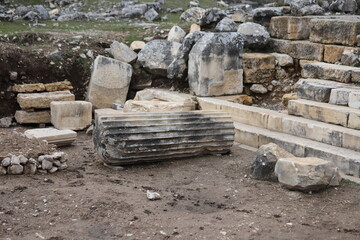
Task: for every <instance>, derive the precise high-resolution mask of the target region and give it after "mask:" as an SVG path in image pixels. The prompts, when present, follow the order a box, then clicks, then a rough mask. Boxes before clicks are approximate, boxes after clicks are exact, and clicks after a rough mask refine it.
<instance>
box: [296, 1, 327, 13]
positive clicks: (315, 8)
mask: <svg viewBox="0 0 360 240" xmlns="http://www.w3.org/2000/svg"><path fill="white" fill-rule="evenodd" d="M324 13H325V10H324V9H323V8H322V7H320V6H319V5H317V4H313V5H310V6H305V7H303V8H301V9H300V10H299V13H298V15H300V16H309V15H323V14H324Z"/></svg>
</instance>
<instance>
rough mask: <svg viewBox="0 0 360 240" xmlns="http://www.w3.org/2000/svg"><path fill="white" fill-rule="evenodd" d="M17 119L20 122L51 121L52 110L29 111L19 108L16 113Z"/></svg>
mask: <svg viewBox="0 0 360 240" xmlns="http://www.w3.org/2000/svg"><path fill="white" fill-rule="evenodd" d="M15 119H16V122H18V123H20V124H30V123H50V122H51V117H50V111H40V112H27V111H23V110H19V111H16V113H15Z"/></svg>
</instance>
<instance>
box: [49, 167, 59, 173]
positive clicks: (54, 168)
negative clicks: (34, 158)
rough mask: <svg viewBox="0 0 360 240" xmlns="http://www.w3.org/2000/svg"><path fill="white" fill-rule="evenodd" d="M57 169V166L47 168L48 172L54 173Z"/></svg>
mask: <svg viewBox="0 0 360 240" xmlns="http://www.w3.org/2000/svg"><path fill="white" fill-rule="evenodd" d="M58 170H59V168H57V167H52V168H51V169H50V170H49V173H54V172H57V171H58Z"/></svg>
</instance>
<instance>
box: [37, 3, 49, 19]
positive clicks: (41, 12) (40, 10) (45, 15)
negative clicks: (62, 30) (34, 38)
mask: <svg viewBox="0 0 360 240" xmlns="http://www.w3.org/2000/svg"><path fill="white" fill-rule="evenodd" d="M34 9H35V11H36V12H37V14H38V16H39V18H40V19H41V20H49V19H50V15H49V12H48V10H46V8H45V7H44V6H43V5H34Z"/></svg>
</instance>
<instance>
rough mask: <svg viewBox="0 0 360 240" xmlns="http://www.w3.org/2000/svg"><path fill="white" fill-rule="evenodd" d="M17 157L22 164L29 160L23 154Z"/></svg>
mask: <svg viewBox="0 0 360 240" xmlns="http://www.w3.org/2000/svg"><path fill="white" fill-rule="evenodd" d="M18 158H19V161H20V164H22V165H24V164H26V163H27V162H28V160H29V159H27V158H26V157H25V156H23V155H20V156H18Z"/></svg>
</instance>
